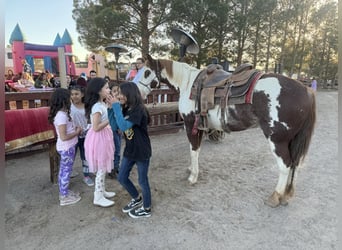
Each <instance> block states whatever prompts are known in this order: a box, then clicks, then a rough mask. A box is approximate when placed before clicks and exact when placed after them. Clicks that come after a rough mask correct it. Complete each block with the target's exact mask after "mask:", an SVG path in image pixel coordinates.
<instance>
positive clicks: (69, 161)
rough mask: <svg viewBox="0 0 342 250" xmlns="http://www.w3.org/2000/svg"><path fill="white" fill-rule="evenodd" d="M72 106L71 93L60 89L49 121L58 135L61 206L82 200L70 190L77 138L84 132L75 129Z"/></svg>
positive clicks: (51, 109)
mask: <svg viewBox="0 0 342 250" xmlns="http://www.w3.org/2000/svg"><path fill="white" fill-rule="evenodd" d="M70 106H71V102H70V93H69V91H68V90H67V89H63V88H58V89H56V90H55V91H54V92H53V93H52V95H51V99H50V111H49V116H48V121H49V122H50V123H51V124H53V125H54V126H55V129H56V133H57V142H56V149H57V152H58V154H59V155H60V165H59V173H58V186H59V201H60V205H61V206H66V205H71V204H74V203H77V202H78V201H80V200H81V196H80V195H79V193H78V192H73V191H71V190H69V183H70V175H71V172H72V168H73V165H74V160H75V154H76V144H77V138H78V135H79V134H80V133H81V132H82V129H81V128H80V127H75V126H74V124H73V123H72V119H71V116H70Z"/></svg>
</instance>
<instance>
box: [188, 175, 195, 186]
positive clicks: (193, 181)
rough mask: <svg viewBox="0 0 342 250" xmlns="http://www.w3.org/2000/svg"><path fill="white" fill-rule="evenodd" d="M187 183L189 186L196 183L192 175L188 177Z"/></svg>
mask: <svg viewBox="0 0 342 250" xmlns="http://www.w3.org/2000/svg"><path fill="white" fill-rule="evenodd" d="M188 181H189V183H190V185H194V184H195V183H196V182H197V178H194V177H193V176H192V175H190V176H189V178H188Z"/></svg>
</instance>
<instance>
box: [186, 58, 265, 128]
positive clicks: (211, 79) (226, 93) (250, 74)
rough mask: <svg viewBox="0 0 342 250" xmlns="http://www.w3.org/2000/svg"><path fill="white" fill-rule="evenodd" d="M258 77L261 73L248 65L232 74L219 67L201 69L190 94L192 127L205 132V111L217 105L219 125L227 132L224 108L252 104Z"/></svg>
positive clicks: (243, 65)
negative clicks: (194, 116) (193, 101)
mask: <svg viewBox="0 0 342 250" xmlns="http://www.w3.org/2000/svg"><path fill="white" fill-rule="evenodd" d="M261 76H262V73H261V72H259V71H258V70H256V69H253V66H252V65H251V64H242V65H240V66H239V67H237V68H236V70H235V71H234V72H233V73H232V74H231V73H229V72H226V71H224V70H223V68H222V66H221V65H218V64H210V65H209V66H208V67H207V68H206V69H203V70H202V71H201V72H200V73H199V74H198V76H197V77H196V79H195V81H194V83H193V86H192V89H191V95H190V99H192V100H195V103H196V105H195V114H196V119H195V124H194V128H198V129H200V130H205V131H207V130H208V110H210V109H213V108H214V107H215V105H220V108H221V124H222V127H223V129H224V130H225V131H226V132H229V129H228V127H227V125H226V124H227V122H226V121H225V111H226V107H227V105H234V104H242V103H252V92H253V88H254V86H255V83H256V82H257V80H259V79H260V77H261ZM195 131H196V129H195Z"/></svg>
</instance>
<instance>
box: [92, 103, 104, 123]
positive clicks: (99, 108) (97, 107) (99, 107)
mask: <svg viewBox="0 0 342 250" xmlns="http://www.w3.org/2000/svg"><path fill="white" fill-rule="evenodd" d="M95 113H100V114H101V121H100V122H103V121H106V120H108V112H107V106H106V104H105V103H104V102H97V103H95V104H94V106H93V107H92V108H91V115H90V120H91V124H93V123H94V122H93V116H94V114H95Z"/></svg>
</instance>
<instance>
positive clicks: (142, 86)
mask: <svg viewBox="0 0 342 250" xmlns="http://www.w3.org/2000/svg"><path fill="white" fill-rule="evenodd" d="M146 71H150V74H149V75H148V77H146V78H145V72H146ZM153 80H155V81H158V78H157V75H156V74H155V73H154V71H152V70H151V69H150V68H145V71H144V74H142V76H141V78H140V79H139V82H138V84H137V86H138V88H139V90H140V93H141V97H142V98H143V99H144V100H145V99H146V97H147V95H148V94H150V93H151V91H152V89H151V83H152V81H153ZM158 83H159V81H158Z"/></svg>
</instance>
